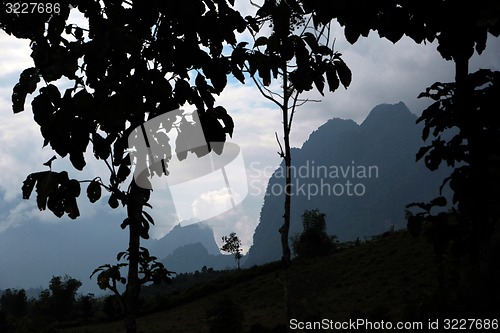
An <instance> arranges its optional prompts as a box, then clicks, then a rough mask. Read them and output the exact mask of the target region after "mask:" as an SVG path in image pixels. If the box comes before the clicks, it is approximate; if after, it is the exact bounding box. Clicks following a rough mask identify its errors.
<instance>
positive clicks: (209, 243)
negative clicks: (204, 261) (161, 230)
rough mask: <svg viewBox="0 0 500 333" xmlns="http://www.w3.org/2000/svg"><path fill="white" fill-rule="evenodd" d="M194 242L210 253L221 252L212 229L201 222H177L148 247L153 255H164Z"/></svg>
mask: <svg viewBox="0 0 500 333" xmlns="http://www.w3.org/2000/svg"><path fill="white" fill-rule="evenodd" d="M196 243H200V244H202V246H203V247H204V248H205V249H206V250H207V253H208V254H210V255H220V254H221V253H220V250H219V247H218V246H217V243H216V242H215V237H214V231H213V230H212V228H211V227H209V226H208V225H206V224H203V223H195V224H190V225H187V226H185V227H182V226H181V225H180V224H178V225H176V226H175V227H174V228H173V229H172V230H170V232H168V233H167V234H166V235H165V236H163V237H162V238H160V239H158V240H157V241H154V242H153V243H152V244H151V245H149V246H148V247H149V249H150V252H151V253H153V254H154V255H155V256H160V257H166V256H168V255H170V254H172V253H174V251H175V250H176V249H178V248H179V247H182V246H185V245H189V244H196Z"/></svg>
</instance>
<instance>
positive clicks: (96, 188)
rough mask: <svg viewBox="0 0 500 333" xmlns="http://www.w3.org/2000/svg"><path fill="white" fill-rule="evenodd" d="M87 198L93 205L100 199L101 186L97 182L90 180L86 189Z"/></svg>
mask: <svg viewBox="0 0 500 333" xmlns="http://www.w3.org/2000/svg"><path fill="white" fill-rule="evenodd" d="M87 197H88V198H89V200H90V202H92V203H94V202H96V201H97V200H99V199H100V198H101V184H100V183H99V181H97V180H95V179H94V180H92V181H91V182H90V183H89V186H88V187H87Z"/></svg>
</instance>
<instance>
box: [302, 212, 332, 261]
mask: <svg viewBox="0 0 500 333" xmlns="http://www.w3.org/2000/svg"><path fill="white" fill-rule="evenodd" d="M302 225H303V226H304V231H303V232H302V234H301V235H300V236H298V237H296V238H295V239H294V240H293V244H292V245H293V250H294V252H295V254H296V255H297V256H299V257H304V258H313V257H318V256H323V255H326V254H328V253H330V252H331V251H333V250H334V249H335V241H336V238H337V236H328V234H327V233H326V215H325V214H324V213H321V212H320V211H319V210H318V209H313V210H306V211H304V214H302Z"/></svg>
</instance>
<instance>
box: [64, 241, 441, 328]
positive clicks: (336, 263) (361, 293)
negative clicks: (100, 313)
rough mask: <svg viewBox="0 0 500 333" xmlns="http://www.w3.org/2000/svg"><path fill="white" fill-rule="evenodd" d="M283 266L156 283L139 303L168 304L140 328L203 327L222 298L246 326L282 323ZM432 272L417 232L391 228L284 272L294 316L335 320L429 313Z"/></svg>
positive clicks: (141, 321)
mask: <svg viewBox="0 0 500 333" xmlns="http://www.w3.org/2000/svg"><path fill="white" fill-rule="evenodd" d="M282 274H283V273H282V272H281V271H280V270H279V265H277V264H268V265H265V266H261V267H254V268H251V269H245V270H242V271H241V272H236V271H233V272H232V273H228V274H226V275H222V276H220V277H219V278H216V279H214V280H212V281H210V282H204V283H202V284H199V285H198V286H193V287H191V288H189V289H187V290H178V291H176V292H172V290H171V289H170V291H169V293H168V295H165V296H161V294H160V291H158V293H157V295H156V297H155V298H153V299H149V301H147V302H146V304H147V305H149V306H150V307H153V308H154V307H155V306H156V307H158V306H165V304H168V307H169V309H168V310H164V311H158V312H155V313H150V314H147V315H144V316H142V317H140V318H139V320H138V325H139V328H140V330H139V331H140V332H148V333H156V332H157V333H159V332H176V333H191V332H192V333H203V332H208V327H207V316H206V313H207V309H209V308H211V307H212V306H213V305H214V304H216V303H217V302H218V301H219V300H221V299H227V298H230V299H232V300H233V301H234V302H236V303H237V304H238V305H239V307H240V308H241V311H242V313H243V318H244V327H245V328H246V331H249V330H250V328H251V327H252V326H253V327H254V329H255V327H256V326H260V327H264V328H274V327H276V326H280V325H284V324H285V319H284V309H283V288H282V285H281V284H280V282H279V281H280V280H281V279H282V278H283V276H282ZM435 274H436V269H435V261H434V258H433V254H432V250H431V248H430V245H429V244H428V243H427V242H426V241H425V240H424V238H417V239H416V238H412V237H411V236H409V235H408V233H407V232H406V231H403V232H395V233H392V234H388V235H386V237H379V238H377V239H375V240H372V241H368V242H366V243H364V242H362V243H361V244H360V245H359V246H352V247H350V248H347V249H344V250H341V251H339V252H337V253H333V254H331V255H329V256H327V257H324V258H318V259H315V260H312V261H310V262H300V261H295V263H294V264H293V265H292V268H291V272H290V277H291V280H292V286H291V290H292V291H293V292H292V294H291V296H292V300H293V313H294V315H295V316H296V318H299V319H301V320H306V319H307V318H309V319H311V318H328V319H335V320H336V321H340V320H345V319H348V318H349V317H351V316H358V317H363V318H369V319H371V320H376V319H385V320H391V321H393V322H395V321H397V320H424V319H425V320H427V319H426V318H428V317H429V316H426V313H425V312H421V311H422V310H425V306H426V305H428V304H430V303H431V302H432V301H433V300H432V298H431V296H432V294H433V292H434V290H435ZM159 300H161V304H162V305H158V302H160V301H159ZM165 301H166V303H165ZM155 304H156V305H155ZM175 304H180V305H177V306H176V305H175ZM421 306H423V307H421ZM423 318H424V319H423ZM121 325H122V323H121V322H120V321H117V322H112V323H106V324H99V325H89V326H84V327H79V328H71V329H65V330H62V331H61V332H65V333H77V332H82V333H83V332H94V333H110V332H120V331H121V330H122V326H121ZM261 329H262V328H261Z"/></svg>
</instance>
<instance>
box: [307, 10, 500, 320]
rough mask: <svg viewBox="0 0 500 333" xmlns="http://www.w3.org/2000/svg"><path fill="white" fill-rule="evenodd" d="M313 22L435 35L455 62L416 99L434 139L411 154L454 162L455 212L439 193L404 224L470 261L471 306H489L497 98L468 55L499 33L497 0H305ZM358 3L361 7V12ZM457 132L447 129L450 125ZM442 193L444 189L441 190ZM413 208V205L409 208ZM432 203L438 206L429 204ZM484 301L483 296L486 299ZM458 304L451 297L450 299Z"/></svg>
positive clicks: (364, 32) (419, 38) (353, 30)
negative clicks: (425, 101)
mask: <svg viewBox="0 0 500 333" xmlns="http://www.w3.org/2000/svg"><path fill="white" fill-rule="evenodd" d="M307 3H308V7H309V8H310V10H311V11H312V12H313V13H314V15H315V19H316V20H317V22H321V23H327V22H330V21H331V20H332V19H337V20H338V22H339V23H340V24H341V25H342V26H344V27H345V30H344V33H345V36H346V38H347V40H348V41H349V42H350V43H355V42H356V41H357V40H358V38H359V37H360V36H365V37H366V36H368V34H369V32H370V31H371V30H374V31H377V32H378V34H379V36H380V37H385V38H387V39H389V40H390V41H392V42H393V43H396V42H398V41H399V40H400V39H401V37H403V35H406V36H408V37H410V38H411V39H413V40H414V41H415V42H416V43H422V42H427V41H428V42H433V41H434V40H437V42H438V47H437V51H438V52H439V53H440V55H441V56H442V57H443V58H444V59H446V60H449V61H453V62H454V63H455V82H453V83H448V84H443V83H439V82H438V83H435V84H433V85H432V86H431V87H430V88H428V89H427V90H426V91H425V92H424V93H423V94H421V97H429V98H431V99H433V100H434V103H433V104H432V105H431V106H430V107H429V108H427V109H426V110H425V111H424V112H423V113H422V116H421V117H420V118H419V120H418V122H424V125H425V126H424V130H423V133H422V136H423V139H424V140H425V139H428V138H430V137H433V140H432V141H431V142H430V144H429V145H427V146H425V147H423V148H422V149H420V151H419V152H418V153H417V159H424V161H425V164H426V165H427V167H428V168H429V169H431V170H435V169H437V168H438V167H439V166H440V165H441V164H442V163H446V164H448V166H451V167H454V168H455V169H454V171H453V172H452V174H451V175H450V177H448V178H447V179H445V181H444V183H443V186H442V187H441V189H440V190H441V191H442V190H443V188H444V187H445V186H447V185H449V188H450V189H451V190H452V192H453V204H454V209H455V210H453V211H452V213H451V214H448V213H446V212H444V211H443V209H441V211H440V209H439V208H440V207H441V208H443V207H445V206H446V205H447V200H445V198H444V197H443V196H439V197H437V198H435V199H434V200H432V201H430V202H429V203H417V204H410V205H409V206H408V208H410V209H409V210H408V212H407V216H408V218H409V219H408V227H409V229H410V231H411V232H412V233H418V232H419V230H422V229H423V224H425V223H424V222H427V223H428V224H429V227H430V229H429V230H427V231H428V233H429V235H430V237H431V239H432V240H433V241H434V244H435V246H436V249H437V251H438V253H439V252H440V251H447V249H448V248H449V246H450V245H451V244H454V246H453V247H454V249H455V250H454V252H455V253H468V255H469V256H470V258H471V261H470V263H471V264H470V265H471V271H472V286H473V287H472V289H471V290H470V294H471V295H474V296H473V298H475V300H474V301H473V303H475V306H473V308H475V311H478V312H481V311H490V310H491V309H492V308H491V307H490V306H489V304H491V302H492V297H491V295H492V293H491V292H489V291H488V288H489V287H490V286H491V283H489V282H488V278H487V276H488V275H489V273H488V271H489V270H490V268H489V267H490V265H489V257H490V254H489V252H490V239H491V234H492V230H493V229H494V225H495V223H498V222H497V221H498V217H499V214H498V209H497V208H496V204H493V202H495V203H496V202H498V191H496V189H498V188H499V185H500V179H499V178H498V172H497V171H496V170H497V162H496V161H497V160H498V155H499V153H498V151H497V149H496V147H498V122H497V121H496V118H495V119H493V117H495V116H494V114H495V113H496V112H495V111H494V110H497V109H498V107H499V102H498V98H497V96H498V74H497V73H494V72H491V71H488V70H481V71H479V72H476V73H473V74H469V60H470V58H471V56H472V55H473V54H474V51H476V52H477V53H478V54H481V53H482V52H483V51H484V49H485V48H486V41H487V38H488V37H491V36H495V37H498V36H499V35H500V7H499V6H498V2H497V1H495V0H481V1H479V2H475V3H474V5H471V4H470V3H465V2H458V1H449V0H439V1H431V2H429V1H406V0H398V1H393V0H380V1H370V0H358V1H342V2H341V1H308V2H307ZM359 8H363V10H362V11H360V10H359ZM450 128H454V129H455V130H456V129H458V133H457V132H453V133H451V132H449V131H448V129H450ZM441 194H442V193H441ZM411 208H419V209H420V211H418V212H414V211H413V210H412V209H411ZM435 208H436V209H435ZM485 297H486V298H488V299H489V300H488V301H486V302H485V301H484V298H485ZM455 303H456V302H455Z"/></svg>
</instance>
